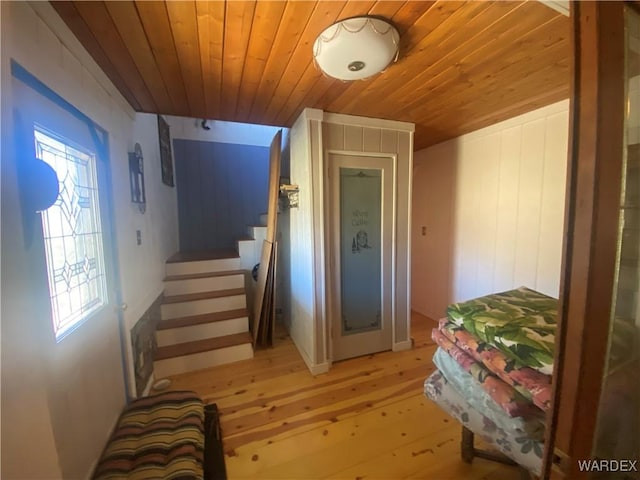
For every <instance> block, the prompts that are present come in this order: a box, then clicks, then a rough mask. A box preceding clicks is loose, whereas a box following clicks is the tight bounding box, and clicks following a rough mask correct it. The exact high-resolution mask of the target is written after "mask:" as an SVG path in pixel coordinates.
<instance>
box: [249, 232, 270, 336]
mask: <svg viewBox="0 0 640 480" xmlns="http://www.w3.org/2000/svg"><path fill="white" fill-rule="evenodd" d="M272 250H273V244H272V243H271V242H269V241H268V240H265V241H264V242H263V243H262V254H261V255H260V268H259V269H258V281H257V282H256V290H255V295H254V300H253V312H252V313H253V315H252V322H251V335H252V336H253V346H254V347H255V346H256V345H257V343H258V338H259V334H260V324H261V321H262V312H263V311H264V310H265V305H264V302H265V298H266V297H265V295H266V291H267V281H268V278H269V264H270V262H271V252H272Z"/></svg>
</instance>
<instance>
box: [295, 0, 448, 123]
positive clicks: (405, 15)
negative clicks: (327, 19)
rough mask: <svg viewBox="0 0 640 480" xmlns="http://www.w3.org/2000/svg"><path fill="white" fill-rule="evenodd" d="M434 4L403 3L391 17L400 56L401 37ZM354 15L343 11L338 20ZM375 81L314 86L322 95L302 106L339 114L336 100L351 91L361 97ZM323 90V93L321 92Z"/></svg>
mask: <svg viewBox="0 0 640 480" xmlns="http://www.w3.org/2000/svg"><path fill="white" fill-rule="evenodd" d="M357 3H358V2H350V3H348V4H347V5H348V6H350V5H352V4H357ZM435 3H436V2H431V1H421V2H413V1H409V2H406V3H404V5H402V6H401V7H400V8H399V9H398V10H397V11H396V13H395V14H394V15H393V16H392V17H391V23H393V24H394V25H395V26H396V28H397V29H398V33H399V34H400V51H401V54H404V52H405V51H406V49H405V47H404V44H403V37H404V36H405V34H406V32H407V30H409V28H411V26H412V25H413V24H414V22H416V21H417V20H418V19H420V18H421V17H422V16H423V15H424V14H425V13H426V12H427V11H428V10H429V9H430V8H431V7H432V6H433V5H434V4H435ZM374 7H375V5H374V6H372V7H371V8H372V9H373V8H374ZM355 14H356V13H355V12H353V11H348V12H347V11H344V12H343V13H342V14H341V15H340V18H348V17H349V16H353V15H355ZM374 80H375V78H374V79H370V80H366V81H365V82H366V83H363V82H354V83H347V82H335V84H334V85H329V84H328V82H325V83H324V84H323V85H321V86H316V87H314V91H315V90H320V91H322V94H321V95H320V96H319V97H316V96H315V95H313V94H312V95H313V96H312V97H310V98H305V101H304V104H305V105H316V106H318V107H319V108H322V109H324V110H329V111H332V112H339V111H340V110H338V109H336V108H335V107H334V106H333V105H334V103H335V102H336V100H337V99H339V98H342V97H344V96H345V95H346V96H348V95H349V94H347V93H346V92H347V91H349V90H351V95H361V94H362V90H363V89H364V88H365V86H366V85H367V84H369V83H371V82H373V81H374ZM329 86H331V89H330V90H328V91H327V90H324V89H325V88H328V87H329ZM323 90H324V91H323ZM320 98H321V99H322V104H321V105H318V104H317V102H318V101H319V99H320ZM379 100H380V99H379V98H377V99H376V101H379Z"/></svg>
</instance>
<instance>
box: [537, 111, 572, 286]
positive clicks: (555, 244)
mask: <svg viewBox="0 0 640 480" xmlns="http://www.w3.org/2000/svg"><path fill="white" fill-rule="evenodd" d="M568 123H569V122H568V114H567V113H565V112H562V113H558V114H556V115H553V116H549V117H547V118H546V125H545V138H544V165H543V168H542V196H541V203H540V234H539V240H538V248H539V250H540V256H539V257H538V263H537V267H538V271H537V273H536V288H537V290H539V291H541V292H544V293H546V294H548V295H553V296H554V297H557V296H558V295H559V294H560V270H561V264H562V241H563V238H562V222H563V220H564V219H563V217H561V216H560V215H558V214H557V211H558V208H559V206H561V205H564V194H563V193H562V192H563V191H564V183H565V179H566V169H567V162H558V158H563V157H565V156H566V155H567V153H568V152H567V142H568V135H569V129H568V128H567V125H568ZM552 273H553V274H552ZM551 279H557V280H556V281H552V280H551Z"/></svg>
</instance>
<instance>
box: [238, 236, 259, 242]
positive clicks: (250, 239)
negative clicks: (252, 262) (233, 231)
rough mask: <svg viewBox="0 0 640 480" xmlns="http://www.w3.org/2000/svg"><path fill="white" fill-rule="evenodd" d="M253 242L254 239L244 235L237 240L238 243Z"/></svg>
mask: <svg viewBox="0 0 640 480" xmlns="http://www.w3.org/2000/svg"><path fill="white" fill-rule="evenodd" d="M252 240H255V238H253V237H252V236H251V235H242V236H240V237H238V238H236V242H248V241H252Z"/></svg>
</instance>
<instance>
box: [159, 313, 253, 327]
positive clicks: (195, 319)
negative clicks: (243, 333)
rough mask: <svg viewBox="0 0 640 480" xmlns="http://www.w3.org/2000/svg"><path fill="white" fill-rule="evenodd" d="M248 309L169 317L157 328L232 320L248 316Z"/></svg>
mask: <svg viewBox="0 0 640 480" xmlns="http://www.w3.org/2000/svg"><path fill="white" fill-rule="evenodd" d="M248 316H249V311H248V310H247V309H246V308H239V309H237V310H227V311H225V312H216V313H205V314H202V315H191V316H189V317H179V318H171V319H169V320H162V321H160V324H159V325H158V330H168V329H170V328H181V327H190V326H192V325H201V324H203V323H214V322H221V321H223V320H232V319H234V318H242V317H248Z"/></svg>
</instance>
